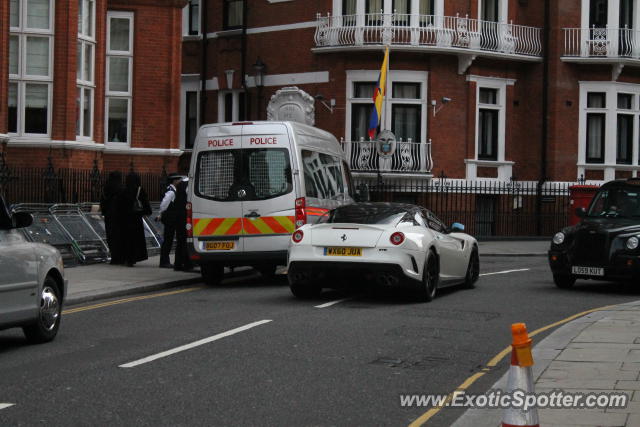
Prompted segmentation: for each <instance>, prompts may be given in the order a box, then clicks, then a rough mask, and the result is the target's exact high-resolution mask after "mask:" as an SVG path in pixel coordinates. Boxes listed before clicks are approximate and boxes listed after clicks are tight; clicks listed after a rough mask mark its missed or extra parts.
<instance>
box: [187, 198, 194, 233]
mask: <svg viewBox="0 0 640 427" xmlns="http://www.w3.org/2000/svg"><path fill="white" fill-rule="evenodd" d="M187 237H193V211H192V206H191V203H187Z"/></svg>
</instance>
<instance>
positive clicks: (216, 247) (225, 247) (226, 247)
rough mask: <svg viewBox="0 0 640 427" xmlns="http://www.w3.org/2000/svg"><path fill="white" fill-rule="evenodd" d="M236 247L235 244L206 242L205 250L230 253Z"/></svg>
mask: <svg viewBox="0 0 640 427" xmlns="http://www.w3.org/2000/svg"><path fill="white" fill-rule="evenodd" d="M235 247H236V244H235V242H206V244H205V249H206V250H208V251H230V250H232V249H233V248H235Z"/></svg>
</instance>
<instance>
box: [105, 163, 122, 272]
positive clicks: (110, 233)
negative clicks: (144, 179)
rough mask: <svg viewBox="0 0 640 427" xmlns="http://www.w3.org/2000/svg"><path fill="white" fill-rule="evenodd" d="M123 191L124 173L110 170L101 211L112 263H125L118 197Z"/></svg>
mask: <svg viewBox="0 0 640 427" xmlns="http://www.w3.org/2000/svg"><path fill="white" fill-rule="evenodd" d="M123 191H124V185H123V184H122V174H121V173H120V172H118V171H114V172H110V173H109V176H108V178H107V182H106V184H105V186H104V188H103V190H102V198H101V199H100V211H101V212H102V216H103V217H104V228H105V233H106V235H107V246H108V247H109V253H110V254H111V264H124V247H125V246H124V234H123V229H122V223H121V221H120V215H119V213H118V198H119V197H120V196H121V193H122V192H123Z"/></svg>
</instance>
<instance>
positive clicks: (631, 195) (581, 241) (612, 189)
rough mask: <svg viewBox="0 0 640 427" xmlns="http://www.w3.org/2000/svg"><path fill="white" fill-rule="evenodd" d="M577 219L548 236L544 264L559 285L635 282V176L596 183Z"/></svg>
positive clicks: (639, 268)
mask: <svg viewBox="0 0 640 427" xmlns="http://www.w3.org/2000/svg"><path fill="white" fill-rule="evenodd" d="M576 214H577V215H578V216H579V217H580V218H581V221H580V222H579V223H578V224H576V225H574V226H571V227H566V228H564V229H563V230H562V231H560V232H558V233H556V234H555V235H554V236H553V240H552V242H551V248H550V249H549V265H550V266H551V271H552V273H553V281H554V282H555V284H556V285H557V286H558V287H560V288H568V287H571V286H573V284H574V283H575V281H576V279H595V280H614V281H626V282H630V283H631V282H634V283H637V284H640V178H630V179H626V180H615V181H610V182H607V183H606V184H604V185H603V186H602V187H600V188H599V189H598V191H597V193H596V195H595V196H594V197H593V200H592V201H591V204H590V205H589V208H588V209H585V208H578V209H577V210H576Z"/></svg>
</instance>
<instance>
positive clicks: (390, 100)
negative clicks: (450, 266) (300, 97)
mask: <svg viewBox="0 0 640 427" xmlns="http://www.w3.org/2000/svg"><path fill="white" fill-rule="evenodd" d="M637 3H638V1H637V0H553V1H551V0H548V1H533V0H322V1H313V2H310V1H301V0H190V1H189V5H188V6H187V7H186V8H185V9H184V10H183V26H182V31H183V65H182V89H181V91H182V93H181V95H180V96H181V115H180V116H181V119H180V120H181V126H180V128H181V132H182V133H181V135H180V141H181V142H180V147H181V148H184V149H186V150H188V149H189V147H190V144H191V141H192V138H193V136H194V134H195V130H196V129H197V124H198V123H204V122H223V121H232V120H242V119H249V120H254V119H266V118H267V109H268V105H269V102H270V100H271V99H272V96H273V95H274V94H276V93H277V91H278V90H280V89H282V88H283V87H287V86H296V87H297V88H299V89H301V90H302V91H304V92H306V93H307V94H309V95H310V96H311V97H312V98H313V99H315V102H313V103H312V107H314V111H313V115H312V116H313V118H314V119H315V125H316V126H318V127H320V128H323V129H326V130H329V131H330V132H332V133H333V134H334V135H335V136H336V137H338V138H343V139H344V141H345V149H346V150H347V152H348V154H349V155H350V157H351V167H352V169H353V170H354V171H355V172H358V171H361V172H362V171H371V169H372V168H371V163H367V162H370V161H371V159H370V157H371V156H370V152H371V151H370V150H369V151H367V148H366V147H365V145H366V144H363V143H362V142H361V139H364V140H365V141H366V139H368V136H367V134H366V130H367V129H366V128H367V124H368V115H369V111H370V109H371V105H372V101H371V96H372V93H373V87H374V84H375V82H376V80H377V78H378V73H379V70H380V65H381V63H382V59H383V46H384V45H389V46H390V51H391V55H390V72H389V85H388V94H387V102H386V103H385V113H384V114H383V128H386V129H390V130H392V131H393V132H394V134H395V136H396V138H398V140H399V141H402V143H400V144H399V145H398V147H399V148H398V150H397V152H398V153H399V154H398V156H399V157H398V159H395V158H394V160H393V161H391V162H390V163H389V162H388V163H386V164H384V165H383V164H382V163H380V162H378V163H376V164H375V168H378V169H382V170H383V174H384V175H388V176H411V177H416V176H418V177H428V176H430V175H439V174H440V173H441V172H444V173H445V174H446V175H447V176H448V177H452V178H466V179H494V180H495V179H498V180H509V179H510V178H511V177H517V179H518V180H522V181H539V180H541V179H546V180H548V181H563V182H564V181H576V180H577V179H579V178H580V177H583V176H584V177H585V178H587V179H591V180H609V179H613V178H618V177H626V176H636V174H637V170H638V169H639V168H640V166H639V156H640V154H639V149H638V145H639V144H638V141H639V140H640V136H639V135H640V128H639V125H638V121H639V120H638V117H639V115H640V98H639V97H640V72H639V71H640V69H639V68H637V67H638V65H640V47H639V46H640V33H638V31H636V28H638V27H639V26H640V20H639V18H640V4H637ZM263 66H265V67H264V69H263V72H264V76H263V78H262V79H258V78H257V77H256V76H258V75H259V74H261V73H259V72H258V71H257V70H258V68H262V67H263ZM260 80H262V82H260ZM256 83H258V84H256ZM545 117H546V120H545ZM409 141H410V142H409ZM429 141H431V143H430V144H429ZM363 175H366V174H363Z"/></svg>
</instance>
